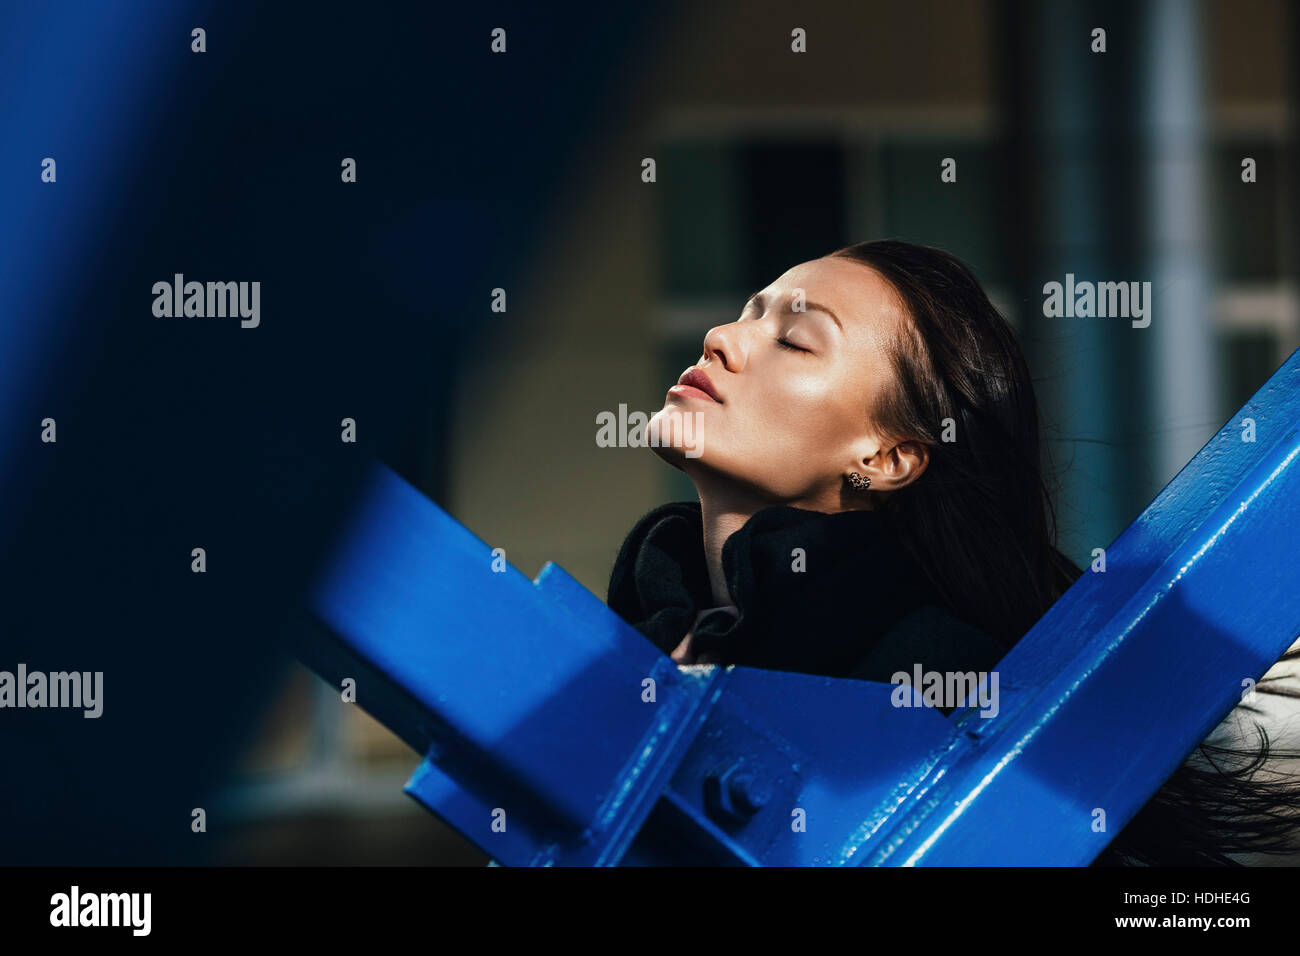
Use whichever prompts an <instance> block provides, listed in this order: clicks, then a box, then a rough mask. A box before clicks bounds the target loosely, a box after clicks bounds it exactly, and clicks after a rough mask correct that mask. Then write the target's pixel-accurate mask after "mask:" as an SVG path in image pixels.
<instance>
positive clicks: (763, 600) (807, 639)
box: [608, 501, 933, 677]
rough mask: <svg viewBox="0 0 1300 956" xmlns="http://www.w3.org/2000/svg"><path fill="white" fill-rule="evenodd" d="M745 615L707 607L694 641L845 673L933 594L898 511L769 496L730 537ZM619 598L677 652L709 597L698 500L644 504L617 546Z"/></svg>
mask: <svg viewBox="0 0 1300 956" xmlns="http://www.w3.org/2000/svg"><path fill="white" fill-rule="evenodd" d="M722 566H723V573H724V574H725V576H726V580H727V588H728V591H729V592H730V594H731V597H732V601H733V602H734V603H735V605H736V607H737V608H738V610H739V616H738V617H732V616H731V615H725V614H713V615H707V616H705V617H704V618H703V619H702V620H701V621H700V623H699V626H698V627H697V628H696V631H695V637H694V639H693V644H694V646H695V647H696V648H697V650H698V651H699V652H700V653H702V654H707V655H708V657H709V659H710V660H713V661H716V662H719V663H726V664H742V665H745V666H749V667H759V668H767V669H771V670H785V671H799V672H803V673H809V674H823V675H826V676H831V677H838V676H846V675H848V674H849V673H850V672H851V671H852V670H853V668H854V665H855V664H856V663H857V662H858V661H860V660H861V659H862V658H863V657H864V656H865V655H866V654H867V653H868V651H870V649H871V648H872V647H873V646H874V645H875V643H876V642H877V641H878V640H879V638H880V637H881V636H882V635H883V634H885V633H886V632H887V631H888V630H889V629H890V628H891V627H892V626H893V625H894V624H895V623H897V622H898V621H899V620H900V619H901V618H902V617H903V616H905V615H906V614H908V613H909V612H911V611H913V610H915V609H917V608H918V607H920V606H922V605H924V604H927V603H930V601H931V599H932V597H933V595H932V593H931V589H930V588H929V587H928V586H927V585H926V583H925V580H924V575H923V574H922V573H921V571H920V569H919V568H917V567H916V565H915V564H913V563H912V561H911V560H910V559H909V558H908V557H907V555H906V553H905V551H904V549H903V547H902V542H901V537H900V535H899V533H898V529H897V528H896V526H895V523H894V518H893V516H892V515H890V514H888V513H886V512H881V511H848V512H840V513H837V514H825V513H822V512H818V511H808V510H805V509H801V508H791V507H785V506H781V507H772V508H766V509H763V510H762V511H759V512H757V513H755V514H754V515H752V516H751V517H750V518H749V520H748V521H746V522H745V524H744V525H743V526H742V527H741V528H740V529H739V530H738V531H736V532H735V534H733V535H732V536H731V537H730V538H728V539H727V542H726V544H725V545H724V546H723V549H722ZM608 603H609V606H610V608H611V609H613V610H614V611H615V612H617V613H618V614H619V615H620V616H622V617H623V618H624V619H625V620H626V621H628V622H629V623H630V624H632V626H633V627H635V628H636V629H637V630H638V631H640V632H641V633H642V634H644V635H645V636H646V637H648V638H649V639H650V640H651V641H652V642H654V644H655V645H656V646H657V647H658V648H659V649H660V650H662V651H664V653H670V652H671V651H672V650H673V648H675V647H676V646H677V645H678V644H679V643H680V642H681V640H682V638H683V637H684V636H685V635H686V632H687V631H688V630H689V629H690V628H691V625H692V624H693V623H694V622H695V619H696V616H697V615H698V614H699V612H700V611H702V610H705V609H707V608H710V607H712V606H713V604H714V602H713V599H712V592H711V589H710V587H709V576H708V569H707V566H706V564H705V558H704V528H703V521H702V518H701V513H700V505H699V502H687V501H680V502H672V503H670V504H666V505H661V506H659V507H657V508H654V509H653V510H651V511H650V512H648V513H647V514H645V515H644V516H643V517H642V518H641V519H640V520H639V521H638V522H637V523H636V525H635V526H634V527H633V529H632V531H631V532H630V533H629V534H628V536H627V538H626V539H625V540H624V542H623V546H622V547H621V548H620V550H619V554H618V557H617V558H616V560H615V562H614V569H613V573H612V574H611V576H610V586H609V596H608Z"/></svg>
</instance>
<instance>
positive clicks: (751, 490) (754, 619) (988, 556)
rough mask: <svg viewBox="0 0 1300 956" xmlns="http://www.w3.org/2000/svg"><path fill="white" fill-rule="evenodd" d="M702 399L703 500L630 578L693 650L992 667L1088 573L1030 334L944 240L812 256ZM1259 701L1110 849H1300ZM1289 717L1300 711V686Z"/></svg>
mask: <svg viewBox="0 0 1300 956" xmlns="http://www.w3.org/2000/svg"><path fill="white" fill-rule="evenodd" d="M686 414H690V415H695V416H697V417H696V420H695V421H696V422H697V427H696V431H695V435H696V444H695V445H694V446H693V449H692V452H691V454H689V455H688V454H685V453H684V450H683V448H682V447H681V445H680V443H673V442H668V443H659V444H657V445H656V450H657V453H658V454H660V456H661V457H663V458H665V459H666V460H667V461H669V463H671V464H672V465H673V466H674V467H677V468H680V469H681V470H682V471H684V472H685V473H686V474H687V475H688V476H689V477H690V478H691V480H692V481H693V483H694V484H695V487H696V490H697V491H698V494H699V502H698V503H695V502H678V503H674V504H669V505H664V506H662V507H659V508H656V509H654V510H653V511H651V512H650V513H649V514H647V515H646V516H645V517H643V518H642V519H641V520H640V521H639V522H638V523H637V525H636V527H634V528H633V530H632V532H631V533H630V534H629V535H628V537H627V539H626V540H625V541H624V543H623V547H622V549H621V551H620V553H619V555H618V558H617V559H616V561H615V566H614V570H613V574H612V575H611V579H610V589H609V606H610V607H611V608H613V609H614V610H615V611H617V612H618V613H619V614H621V615H622V616H623V617H624V618H625V619H626V620H628V621H629V622H630V623H632V624H633V625H634V626H635V627H637V628H638V629H639V630H640V631H641V632H642V633H643V634H645V635H646V636H647V637H648V638H650V639H651V640H652V641H654V642H655V643H656V644H657V645H658V646H659V647H660V648H661V649H663V650H664V651H665V653H670V654H671V656H672V658H673V659H674V660H676V661H678V662H679V663H681V664H693V663H695V664H699V663H716V664H740V665H745V666H750V667H760V668H769V669H773V670H788V671H801V672H804V673H813V674H823V675H826V676H832V677H854V678H859V679H864V680H876V681H882V682H888V681H889V680H890V677H891V675H892V674H893V673H895V672H897V671H900V670H902V671H905V672H907V673H911V672H912V670H913V666H914V665H915V664H920V665H921V668H922V670H923V671H940V672H944V671H958V670H960V671H970V670H974V671H984V672H987V671H992V670H993V669H994V668H995V666H996V664H997V662H998V660H999V659H1001V657H1002V656H1003V655H1004V654H1005V653H1006V651H1007V650H1009V649H1010V648H1011V647H1012V646H1013V645H1014V644H1015V643H1016V641H1018V640H1019V638H1020V637H1021V635H1023V634H1024V633H1025V632H1026V631H1028V630H1029V628H1030V627H1031V626H1032V625H1033V624H1034V623H1035V622H1036V621H1037V620H1038V618H1039V617H1041V616H1042V614H1043V613H1044V612H1045V611H1046V610H1047V609H1048V608H1049V607H1051V605H1052V603H1053V602H1054V601H1055V600H1056V599H1057V598H1058V597H1060V596H1061V594H1063V593H1064V592H1065V590H1066V589H1067V588H1068V587H1069V586H1070V584H1071V583H1072V582H1073V581H1074V580H1075V579H1076V578H1077V577H1078V576H1079V574H1080V573H1081V572H1080V569H1079V568H1078V567H1077V566H1075V565H1074V564H1073V563H1072V562H1071V561H1070V560H1069V559H1068V558H1066V557H1065V556H1064V555H1063V554H1061V552H1060V551H1058V550H1057V549H1056V547H1055V545H1054V543H1053V542H1054V538H1055V520H1054V515H1053V511H1052V506H1051V499H1050V495H1049V492H1048V489H1047V487H1046V485H1045V482H1044V466H1043V459H1042V453H1041V445H1040V436H1039V422H1038V407H1037V402H1036V400H1035V397H1034V391H1033V386H1032V383H1031V380H1030V376H1029V371H1028V368H1027V366H1026V364H1025V361H1024V358H1023V356H1022V354H1021V351H1020V348H1019V346H1018V344H1017V342H1016V339H1015V335H1014V333H1013V331H1012V329H1011V327H1010V326H1009V325H1008V324H1007V322H1006V321H1005V320H1004V319H1003V318H1002V316H1001V315H1000V314H999V313H998V312H997V310H996V309H995V308H994V307H993V305H992V304H991V303H990V302H989V300H988V297H987V296H986V295H985V293H984V291H983V290H982V289H981V287H980V285H979V282H978V281H977V280H976V279H975V277H974V275H973V274H972V273H971V272H970V270H969V269H968V268H967V267H966V266H965V265H963V264H962V263H961V262H960V261H958V260H957V259H956V258H954V257H953V256H951V255H949V254H947V253H945V252H942V251H940V250H937V249H931V248H928V247H924V246H917V245H912V244H909V243H905V242H898V241H893V240H882V241H877V242H863V243H858V244H856V245H853V246H849V247H846V248H844V249H840V250H838V251H836V252H833V253H831V254H830V255H828V256H824V257H822V258H820V259H814V260H812V261H810V262H805V263H802V264H800V265H797V266H795V267H794V268H792V269H790V270H789V271H787V272H786V273H785V274H784V275H782V276H781V277H780V278H778V279H777V280H776V281H775V282H773V283H772V284H771V285H769V286H768V287H767V288H765V289H763V290H761V291H760V292H758V293H756V294H755V295H754V296H752V297H751V298H750V300H749V301H748V302H747V303H746V305H745V308H744V311H743V312H742V314H741V316H740V318H739V319H738V320H737V321H735V322H732V323H729V324H727V325H721V326H717V327H716V328H713V329H711V330H710V331H709V332H708V334H707V335H706V336H705V338H704V354H703V356H702V357H701V359H700V361H699V363H698V364H697V365H695V366H692V367H691V368H690V369H688V370H687V371H686V373H684V374H683V376H682V378H681V379H680V380H679V383H678V384H677V385H675V386H673V388H671V389H670V390H669V393H668V398H667V401H666V404H665V406H664V408H663V409H662V410H661V411H660V412H659V413H658V414H657V415H656V416H655V419H653V420H652V422H651V425H652V427H654V428H656V429H657V430H658V431H659V432H660V433H669V434H671V433H673V432H674V429H673V428H671V427H670V426H671V425H672V421H671V420H673V419H679V418H680V416H682V415H686ZM677 431H680V429H677ZM1297 658H1300V642H1298V643H1297V645H1296V646H1293V647H1292V649H1291V651H1290V652H1289V653H1288V654H1287V656H1286V657H1284V658H1283V660H1282V661H1280V662H1279V665H1278V668H1277V669H1275V670H1274V671H1270V673H1269V675H1266V677H1265V678H1264V679H1262V680H1261V682H1260V683H1259V685H1258V690H1259V691H1260V692H1261V693H1262V694H1269V693H1270V692H1273V697H1274V699H1276V700H1279V701H1282V702H1283V703H1288V704H1289V703H1291V701H1289V700H1287V698H1288V697H1291V696H1295V695H1296V691H1295V687H1296V686H1297V677H1296V674H1295V673H1294V665H1295V663H1296V661H1297ZM1286 668H1292V670H1286ZM946 703H947V704H948V706H946V707H942V708H941V709H942V710H943V711H944V712H945V713H948V712H950V711H951V709H952V704H953V702H946ZM1246 706H1247V705H1245V704H1243V705H1242V707H1239V708H1238V709H1237V710H1236V711H1234V712H1233V714H1230V715H1229V718H1228V719H1225V721H1224V722H1223V724H1221V725H1220V727H1219V728H1218V729H1217V730H1216V734H1215V735H1214V736H1212V737H1211V738H1210V739H1209V740H1207V741H1206V743H1205V744H1203V745H1202V746H1201V747H1200V748H1198V751H1197V753H1196V754H1194V755H1193V758H1191V759H1189V761H1188V762H1187V764H1185V765H1184V766H1183V767H1182V768H1180V769H1179V771H1178V772H1176V773H1175V774H1174V776H1173V777H1171V778H1170V780H1169V782H1168V783H1167V784H1166V785H1165V787H1164V788H1163V789H1162V790H1161V791H1160V792H1159V793H1157V794H1156V796H1155V797H1153V798H1152V800H1151V801H1150V802H1149V803H1148V804H1147V805H1146V806H1145V807H1144V808H1143V810H1142V811H1141V812H1140V813H1139V814H1138V815H1137V816H1136V817H1135V818H1134V819H1133V821H1131V823H1130V824H1129V826H1128V827H1126V828H1125V830H1124V831H1123V832H1121V833H1120V834H1118V835H1117V836H1116V838H1115V839H1114V840H1113V841H1112V842H1111V844H1110V846H1109V847H1108V849H1107V850H1106V852H1105V853H1104V854H1103V855H1102V856H1101V857H1100V858H1099V859H1098V861H1097V862H1098V863H1100V864H1162V865H1173V864H1183V863H1234V862H1244V861H1250V862H1255V861H1257V860H1259V859H1266V858H1267V859H1275V858H1276V857H1263V856H1252V854H1282V853H1291V852H1300V843H1297V842H1296V841H1297V840H1298V839H1300V835H1298V834H1297V832H1296V829H1297V824H1296V814H1297V813H1300V795H1298V794H1300V788H1297V787H1296V786H1295V784H1294V780H1295V776H1294V775H1293V774H1292V773H1291V769H1290V768H1289V767H1286V766H1285V765H1283V764H1281V763H1279V762H1277V761H1276V760H1274V761H1273V762H1271V763H1270V764H1269V765H1268V766H1269V768H1270V769H1273V768H1276V769H1280V770H1282V771H1283V772H1284V773H1285V774H1286V775H1284V776H1280V777H1277V778H1276V779H1265V778H1264V774H1254V771H1255V770H1256V769H1258V767H1259V766H1261V765H1262V761H1263V759H1264V757H1266V756H1267V755H1268V752H1269V751H1268V746H1269V740H1268V736H1267V732H1266V731H1265V730H1264V729H1263V727H1262V725H1261V726H1260V732H1261V734H1262V735H1263V739H1262V740H1261V741H1259V742H1258V743H1257V745H1256V746H1255V747H1253V748H1252V747H1249V746H1246V745H1245V743H1244V742H1243V741H1242V729H1241V723H1242V717H1243V713H1244V710H1243V709H1244V708H1246ZM1272 716H1273V718H1274V721H1275V723H1274V724H1273V725H1272V726H1274V727H1275V728H1277V727H1282V726H1283V724H1282V723H1281V720H1282V719H1283V718H1285V717H1287V716H1295V717H1296V720H1295V721H1294V722H1293V723H1295V724H1300V715H1297V714H1296V712H1295V709H1294V708H1293V707H1292V708H1291V709H1286V708H1283V709H1282V710H1279V711H1277V712H1275V713H1274V714H1273V715H1272ZM1276 756H1277V755H1276V754H1274V757H1275V758H1276Z"/></svg>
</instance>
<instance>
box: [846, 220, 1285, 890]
mask: <svg viewBox="0 0 1300 956" xmlns="http://www.w3.org/2000/svg"><path fill="white" fill-rule="evenodd" d="M831 255H832V256H837V257H841V258H846V259H851V260H853V261H855V262H860V263H862V264H863V265H866V266H869V267H870V268H872V269H874V270H875V271H876V272H877V273H879V274H880V275H881V276H883V277H884V279H885V280H886V281H887V283H888V284H889V285H890V286H891V287H892V288H893V290H894V292H895V293H896V294H897V296H898V298H899V300H900V303H901V304H902V306H903V309H904V312H905V313H906V319H905V321H904V322H902V323H901V331H900V332H899V333H898V337H897V339H896V340H895V341H894V342H893V343H892V344H891V348H890V357H891V361H892V364H893V368H894V372H895V377H896V380H897V382H898V388H897V389H893V390H890V391H889V392H887V393H886V394H885V396H884V397H883V398H881V399H880V401H879V403H878V405H877V406H876V407H875V408H873V409H870V410H869V414H870V417H871V420H872V422H873V423H874V424H875V425H876V427H877V428H879V429H880V430H882V431H884V432H885V433H886V434H888V435H890V436H892V437H893V438H894V439H895V440H899V441H901V440H915V441H920V442H921V443H923V444H924V445H925V446H926V447H927V450H928V453H929V459H930V460H929V465H928V467H927V469H926V471H925V472H924V473H923V474H922V475H921V477H920V478H919V479H918V480H916V481H914V482H912V483H910V484H909V485H907V486H905V487H904V488H902V489H900V490H898V491H896V492H893V493H891V494H890V495H889V496H888V498H886V499H885V500H884V502H883V503H882V507H883V508H884V509H886V510H889V511H892V512H894V513H895V514H896V515H897V516H898V518H899V520H900V523H901V524H902V525H903V526H904V527H906V528H908V530H909V534H908V535H906V536H905V538H904V541H905V546H906V547H907V549H908V551H909V554H910V556H911V557H912V558H913V559H914V560H915V561H916V563H917V564H918V565H919V566H920V567H921V568H922V569H923V571H924V572H925V574H926V576H927V577H928V578H929V580H930V583H931V585H932V586H933V587H934V589H935V591H936V592H937V593H938V594H939V595H940V597H941V598H942V600H943V601H944V603H945V604H946V605H947V607H948V610H949V611H951V612H952V613H954V614H955V615H957V616H958V617H960V618H962V619H964V620H966V621H968V622H970V623H971V624H973V625H975V626H976V627H979V628H980V629H982V630H983V631H984V632H985V633H986V634H988V635H989V636H991V637H993V638H994V639H995V640H998V641H1000V642H1001V643H1002V644H1003V645H1004V646H1005V647H1006V648H1008V649H1010V648H1011V647H1012V646H1013V645H1014V644H1015V643H1016V642H1017V641H1019V639H1020V638H1021V637H1022V636H1023V635H1024V634H1025V633H1026V632H1027V631H1028V630H1029V629H1030V628H1031V627H1032V626H1033V625H1034V623H1035V622H1037V620H1038V619H1039V618H1040V617H1042V615H1043V614H1044V613H1045V612H1046V611H1047V610H1048V608H1050V607H1051V606H1052V604H1054V603H1055V602H1056V600H1057V598H1059V597H1060V596H1061V595H1062V594H1064V593H1065V591H1066V590H1067V589H1068V588H1069V587H1070V585H1071V584H1073V583H1074V581H1075V580H1076V579H1077V578H1078V577H1079V576H1080V575H1081V574H1082V570H1081V569H1080V568H1079V567H1078V566H1077V565H1076V564H1075V563H1074V562H1073V561H1071V560H1070V559H1069V558H1068V557H1066V556H1065V555H1064V554H1062V553H1061V552H1060V551H1059V550H1058V549H1057V547H1056V517H1055V512H1054V509H1053V505H1052V493H1051V490H1050V489H1049V487H1048V480H1049V477H1050V476H1051V474H1052V468H1051V464H1050V461H1049V460H1048V457H1047V455H1046V451H1045V447H1044V444H1043V442H1042V439H1041V433H1040V423H1039V411H1038V402H1037V399H1036V398H1035V395H1034V388H1033V381H1032V379H1031V377H1030V373H1029V368H1028V365H1027V363H1026V362H1025V359H1024V355H1023V353H1022V351H1021V349H1020V345H1019V343H1018V342H1017V341H1016V336H1015V331H1014V330H1013V329H1012V328H1011V326H1010V324H1009V323H1008V322H1007V321H1006V319H1005V318H1003V316H1002V315H1001V313H999V312H998V310H997V308H995V307H994V305H993V304H992V303H991V302H990V301H989V298H988V296H987V295H986V294H985V292H984V290H983V288H982V287H981V286H980V283H979V281H978V279H976V277H975V275H974V273H972V272H971V270H970V269H969V268H968V267H967V266H966V265H965V264H964V263H962V262H961V261H960V260H959V259H957V258H956V257H955V256H953V255H951V254H949V253H947V252H944V251H943V250H940V249H934V248H931V247H929V246H921V245H915V244H912V243H908V242H901V241H897V240H891V239H884V240H876V241H872V242H859V243H856V244H854V245H851V246H846V247H844V248H842V249H839V250H837V251H835V252H833V253H831ZM1298 655H1300V649H1293V650H1292V651H1291V652H1290V653H1288V654H1287V655H1286V656H1285V657H1284V658H1283V659H1284V660H1292V659H1295V658H1296V657H1297V656H1298ZM1279 687H1280V685H1279V684H1277V683H1276V682H1274V681H1271V680H1269V679H1265V680H1261V681H1260V682H1259V683H1258V684H1257V685H1256V690H1257V691H1259V692H1261V693H1284V694H1285V693H1286V691H1285V690H1280V689H1279ZM1287 696H1291V695H1289V694H1288V695H1287ZM1256 730H1257V732H1258V735H1259V738H1260V746H1259V747H1258V748H1257V749H1245V748H1235V747H1231V746H1221V745H1216V744H1212V743H1210V742H1209V741H1208V739H1207V741H1206V742H1204V743H1202V744H1201V745H1200V746H1199V747H1198V748H1197V750H1196V751H1195V752H1194V753H1193V755H1192V758H1191V759H1189V760H1188V761H1187V762H1186V763H1184V764H1183V765H1182V766H1181V767H1180V768H1179V769H1178V770H1177V771H1176V772H1175V773H1174V774H1173V776H1171V777H1170V778H1169V780H1168V781H1167V782H1166V784H1165V785H1164V786H1163V787H1162V788H1161V790H1160V791H1159V792H1157V793H1156V794H1155V796H1153V797H1152V798H1151V800H1150V801H1148V803H1147V804H1146V805H1145V806H1144V807H1143V808H1142V809H1141V810H1140V811H1139V812H1138V814H1137V815H1136V816H1135V817H1134V818H1133V820H1132V821H1130V823H1129V825H1128V826H1126V827H1125V828H1124V829H1123V830H1122V831H1121V832H1120V833H1119V834H1118V835H1117V836H1116V837H1115V839H1114V840H1112V841H1111V843H1110V845H1109V846H1108V847H1107V849H1106V851H1105V852H1103V854H1102V855H1101V856H1100V857H1099V858H1098V859H1097V860H1096V863H1095V864H1094V865H1194V864H1233V863H1235V862H1236V861H1234V860H1233V859H1232V858H1231V856H1230V855H1229V854H1247V853H1265V854H1269V853H1273V854H1282V853H1294V852H1297V850H1300V845H1297V844H1296V843H1293V842H1292V841H1293V840H1295V839H1297V838H1298V837H1300V786H1297V785H1296V784H1295V783H1294V782H1291V781H1288V780H1285V779H1281V780H1278V779H1272V780H1265V779H1263V777H1264V776H1265V775H1263V774H1259V773H1258V771H1260V770H1261V769H1262V768H1264V767H1265V765H1266V763H1267V760H1268V757H1269V755H1270V750H1269V740H1268V733H1267V731H1266V730H1265V729H1264V728H1263V727H1262V726H1260V725H1259V724H1258V723H1257V724H1256ZM1275 755H1277V754H1276V752H1275Z"/></svg>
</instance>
